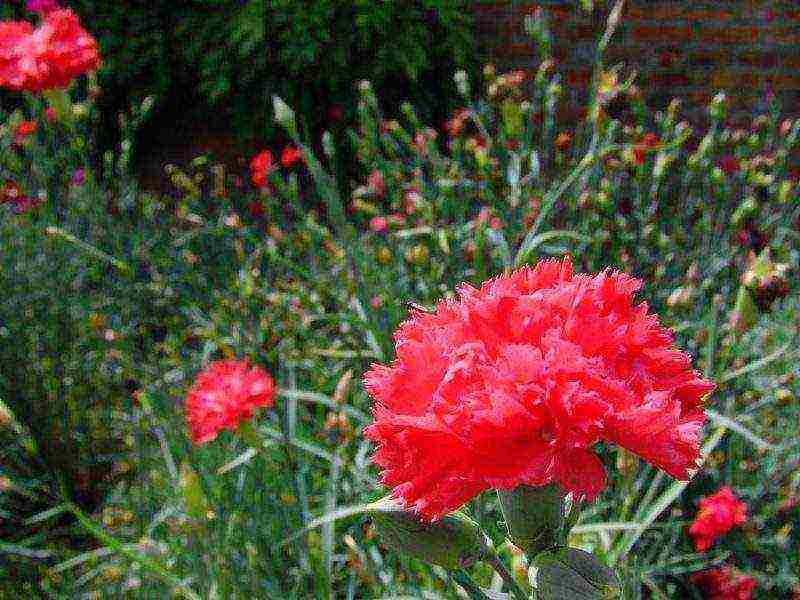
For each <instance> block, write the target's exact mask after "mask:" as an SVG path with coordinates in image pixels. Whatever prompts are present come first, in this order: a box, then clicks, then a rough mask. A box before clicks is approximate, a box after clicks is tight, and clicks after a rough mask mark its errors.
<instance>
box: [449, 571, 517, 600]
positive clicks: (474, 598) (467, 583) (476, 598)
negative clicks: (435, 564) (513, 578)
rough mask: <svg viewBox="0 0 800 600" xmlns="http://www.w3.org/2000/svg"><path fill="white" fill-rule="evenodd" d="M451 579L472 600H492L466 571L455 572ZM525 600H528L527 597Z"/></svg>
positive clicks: (451, 574)
mask: <svg viewBox="0 0 800 600" xmlns="http://www.w3.org/2000/svg"><path fill="white" fill-rule="evenodd" d="M450 577H451V578H452V580H453V581H455V582H456V583H457V584H458V585H460V586H461V587H462V588H464V591H465V592H467V595H468V596H469V597H470V599H471V600H491V598H489V596H487V595H486V594H484V593H483V590H482V589H481V587H480V586H479V585H478V584H477V583H475V581H474V580H473V579H472V577H470V576H469V574H468V573H467V572H466V571H465V570H464V569H458V570H457V571H453V572H452V573H450ZM525 600H527V597H526V599H525Z"/></svg>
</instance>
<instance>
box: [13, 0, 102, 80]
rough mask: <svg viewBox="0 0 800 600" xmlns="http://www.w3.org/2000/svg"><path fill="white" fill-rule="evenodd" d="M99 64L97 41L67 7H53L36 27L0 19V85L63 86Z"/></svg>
mask: <svg viewBox="0 0 800 600" xmlns="http://www.w3.org/2000/svg"><path fill="white" fill-rule="evenodd" d="M99 66H100V54H99V52H98V48H97V41H96V40H95V39H94V38H93V37H92V36H91V35H90V34H89V33H87V32H86V30H85V29H83V28H82V27H81V24H80V21H79V20H78V17H77V15H75V13H73V12H72V11H71V10H66V9H63V10H53V11H51V12H48V13H47V14H45V15H44V18H43V20H42V23H41V24H40V25H39V27H37V28H36V29H34V28H33V26H32V25H31V24H30V23H28V22H26V21H4V22H2V23H0V86H2V87H7V88H11V89H13V90H25V91H28V92H41V91H43V90H50V89H57V88H65V87H67V86H69V84H70V82H71V81H72V80H73V79H75V78H76V77H78V76H80V75H83V74H84V73H87V72H89V71H94V70H95V69H97V68H98V67H99Z"/></svg>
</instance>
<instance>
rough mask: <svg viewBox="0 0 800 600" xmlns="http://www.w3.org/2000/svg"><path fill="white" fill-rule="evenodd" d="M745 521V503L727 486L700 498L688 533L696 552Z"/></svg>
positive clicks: (711, 544)
mask: <svg viewBox="0 0 800 600" xmlns="http://www.w3.org/2000/svg"><path fill="white" fill-rule="evenodd" d="M746 521H747V505H746V504H745V503H744V502H742V501H741V500H739V499H738V498H737V497H736V495H735V494H734V493H733V490H731V488H729V487H723V488H720V490H719V491H718V492H717V493H716V494H713V495H711V496H707V497H705V498H703V499H702V500H700V510H699V511H698V513H697V517H696V518H695V521H694V523H692V526H691V527H690V528H689V533H690V534H691V536H692V538H694V546H695V548H696V549H697V551H698V552H705V551H706V550H708V549H709V548H711V546H713V545H714V542H716V541H717V538H719V537H721V536H723V535H725V534H726V533H728V532H729V531H730V530H731V529H733V528H734V527H737V526H738V525H742V524H744V523H745V522H746Z"/></svg>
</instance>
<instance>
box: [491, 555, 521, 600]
mask: <svg viewBox="0 0 800 600" xmlns="http://www.w3.org/2000/svg"><path fill="white" fill-rule="evenodd" d="M484 560H485V561H486V562H488V563H489V564H490V565H491V566H492V568H493V569H494V570H495V571H496V572H497V574H498V575H500V577H501V578H502V579H503V581H504V582H505V584H506V585H507V586H508V589H509V590H510V591H511V593H512V594H513V595H514V597H515V598H517V600H528V594H527V593H526V592H525V590H523V589H522V588H521V587H520V585H519V583H517V580H516V579H514V576H513V575H512V574H511V572H510V571H509V570H508V569H507V568H506V565H505V563H503V561H502V560H500V556H499V555H498V554H497V551H496V550H495V549H494V548H493V547H492V546H490V545H489V544H487V548H486V555H485V557H484Z"/></svg>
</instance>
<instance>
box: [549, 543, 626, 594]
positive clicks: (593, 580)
mask: <svg viewBox="0 0 800 600" xmlns="http://www.w3.org/2000/svg"><path fill="white" fill-rule="evenodd" d="M534 565H535V566H536V567H537V568H538V571H537V573H536V588H537V594H536V597H537V598H539V599H540V600H613V599H614V598H621V597H622V595H621V594H622V590H621V587H620V583H619V579H617V576H616V574H615V573H614V571H613V570H612V569H610V568H608V567H607V566H605V565H604V564H602V563H601V562H600V561H599V560H598V559H597V558H595V557H594V556H592V555H591V554H589V553H588V552H584V551H583V550H577V549H576V548H558V549H555V550H551V551H549V552H544V553H542V554H540V555H539V556H537V557H536V559H535V560H534Z"/></svg>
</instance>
